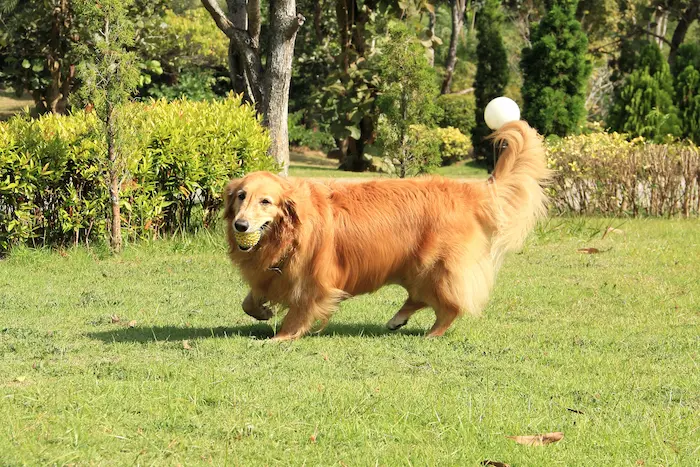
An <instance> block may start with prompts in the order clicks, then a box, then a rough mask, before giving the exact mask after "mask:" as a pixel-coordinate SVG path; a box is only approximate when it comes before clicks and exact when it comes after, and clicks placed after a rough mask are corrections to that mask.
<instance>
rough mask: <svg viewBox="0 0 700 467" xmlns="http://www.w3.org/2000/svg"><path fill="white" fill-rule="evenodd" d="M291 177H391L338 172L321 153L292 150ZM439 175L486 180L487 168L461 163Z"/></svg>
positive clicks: (445, 168) (438, 172) (453, 165)
mask: <svg viewBox="0 0 700 467" xmlns="http://www.w3.org/2000/svg"><path fill="white" fill-rule="evenodd" d="M289 160H290V164H289V175H291V176H294V177H312V178H378V177H385V178H389V177H390V176H389V175H386V174H379V173H372V172H346V171H344V170H338V168H337V167H338V161H337V160H334V159H328V158H326V157H325V156H324V155H323V153H321V152H319V151H302V150H300V149H299V148H291V149H290V152H289ZM436 174H437V175H442V176H443V177H450V178H486V177H488V173H487V171H486V168H485V167H484V166H483V165H481V164H478V163H477V162H475V161H461V162H458V163H456V164H452V165H448V166H446V167H440V168H438V169H437V172H436Z"/></svg>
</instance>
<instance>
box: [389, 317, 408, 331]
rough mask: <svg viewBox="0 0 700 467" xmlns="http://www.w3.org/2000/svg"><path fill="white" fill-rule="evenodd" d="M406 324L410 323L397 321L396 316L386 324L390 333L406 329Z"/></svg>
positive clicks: (402, 320)
mask: <svg viewBox="0 0 700 467" xmlns="http://www.w3.org/2000/svg"><path fill="white" fill-rule="evenodd" d="M406 323H408V320H407V319H401V318H399V319H397V318H396V316H394V317H393V318H391V319H390V320H389V321H388V322H387V323H386V327H387V329H388V330H389V331H396V330H397V329H399V328H402V327H404V326H405V325H406Z"/></svg>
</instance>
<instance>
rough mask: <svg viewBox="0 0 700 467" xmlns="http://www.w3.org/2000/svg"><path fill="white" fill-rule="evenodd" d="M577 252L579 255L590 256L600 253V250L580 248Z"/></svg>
mask: <svg viewBox="0 0 700 467" xmlns="http://www.w3.org/2000/svg"><path fill="white" fill-rule="evenodd" d="M576 251H578V252H579V253H586V254H589V255H592V254H595V253H600V250H599V249H598V248H579V249H578V250H576Z"/></svg>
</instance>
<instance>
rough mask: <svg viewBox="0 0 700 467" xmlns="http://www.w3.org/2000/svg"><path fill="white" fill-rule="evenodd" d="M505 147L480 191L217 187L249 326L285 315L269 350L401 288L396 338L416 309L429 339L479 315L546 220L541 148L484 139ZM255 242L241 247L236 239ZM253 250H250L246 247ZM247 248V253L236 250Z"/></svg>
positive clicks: (513, 135) (381, 185) (259, 180)
mask: <svg viewBox="0 0 700 467" xmlns="http://www.w3.org/2000/svg"><path fill="white" fill-rule="evenodd" d="M492 137H493V139H495V140H496V142H498V143H499V144H502V143H506V147H505V149H504V150H503V153H502V155H501V157H500V158H499V160H498V163H497V164H496V167H495V169H494V172H493V174H492V176H491V177H490V178H489V179H488V180H483V181H473V182H460V181H455V180H448V179H444V178H438V177H426V178H415V179H404V180H401V179H384V180H371V181H365V182H329V183H321V182H314V181H308V180H302V179H293V178H282V177H279V176H277V175H274V174H271V173H269V172H254V173H251V174H248V175H246V176H245V177H243V178H241V179H237V180H232V181H231V182H230V183H229V184H228V186H227V187H226V190H225V193H224V197H225V205H224V218H225V219H226V234H227V237H228V242H229V245H230V257H231V260H232V261H233V263H234V264H235V265H236V266H238V267H239V269H240V271H241V274H242V275H243V277H244V279H245V280H246V282H247V283H248V284H249V286H250V293H249V294H248V296H247V297H246V298H245V300H243V311H245V312H246V313H247V314H248V315H250V316H252V317H254V318H257V319H259V320H266V319H269V318H270V317H271V316H272V312H271V310H270V308H269V307H268V306H267V304H268V303H270V304H281V305H282V306H284V307H285V308H288V312H287V314H286V316H285V317H284V319H283V321H282V325H281V327H280V329H279V332H277V334H276V336H275V337H274V339H276V340H286V339H294V338H297V337H300V336H302V335H304V334H306V333H307V332H308V331H309V330H310V329H311V327H312V326H313V324H314V323H315V322H316V321H319V320H320V321H321V322H322V323H323V324H324V325H325V323H327V322H328V320H329V318H330V317H331V314H332V313H333V311H334V310H335V309H336V307H337V306H338V303H339V302H340V301H341V300H343V299H345V298H348V297H351V296H355V295H359V294H365V293H369V292H373V291H375V290H377V289H379V288H380V287H382V286H384V285H386V284H399V285H401V286H402V287H404V288H405V289H406V290H407V291H408V299H407V300H406V302H405V303H404V304H403V306H402V307H401V309H400V310H398V312H397V313H396V315H394V317H393V318H391V319H390V320H389V322H388V323H387V326H388V328H389V329H391V330H395V329H398V328H400V327H401V326H403V325H405V324H406V323H407V322H408V320H409V319H410V318H411V316H412V315H413V314H414V313H415V312H416V311H418V310H420V309H421V308H424V307H431V308H432V309H433V310H434V311H435V315H436V320H435V324H434V325H433V327H432V328H431V329H430V331H429V332H428V333H427V336H428V337H435V336H441V335H443V334H444V333H445V331H446V330H447V329H448V328H449V327H450V325H451V324H452V323H453V322H454V320H455V318H457V317H458V316H461V315H463V314H466V313H468V314H471V315H479V314H480V313H481V310H482V309H483V308H484V306H485V304H486V302H487V300H488V297H489V293H490V290H491V288H492V286H493V282H494V278H495V276H496V272H497V271H498V269H499V267H500V265H501V262H502V260H503V256H504V254H505V253H507V252H508V251H512V250H516V249H518V248H520V247H521V246H522V244H523V241H524V240H525V237H526V236H527V234H528V232H529V231H530V230H531V229H532V228H533V227H534V225H535V223H536V222H537V220H538V219H539V218H541V217H543V216H544V215H545V214H546V197H545V193H544V190H543V188H542V184H543V183H544V182H545V181H546V180H547V179H548V177H549V170H548V169H547V166H546V161H545V153H544V149H543V147H542V142H541V138H540V137H539V135H538V134H537V133H536V131H535V130H533V129H532V128H530V127H529V126H528V125H527V123H525V122H523V121H518V122H512V123H509V124H506V125H504V126H503V127H502V128H501V129H500V130H499V131H497V132H495V133H494V135H492ZM237 232H238V233H239V237H240V235H241V233H247V234H250V235H252V236H253V238H254V239H257V238H259V241H257V243H255V244H254V245H253V246H250V245H243V246H241V245H239V244H238V242H237V241H236V233H237ZM254 241H255V240H254ZM244 243H245V242H244Z"/></svg>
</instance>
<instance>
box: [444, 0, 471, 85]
mask: <svg viewBox="0 0 700 467" xmlns="http://www.w3.org/2000/svg"><path fill="white" fill-rule="evenodd" d="M450 5H451V7H452V33H451V34H450V48H449V49H448V50H447V58H446V60H445V78H444V79H443V80H442V88H441V89H440V93H441V94H447V93H448V92H450V85H451V84H452V75H453V74H454V71H455V65H456V64H457V45H458V44H459V36H460V34H461V33H462V27H463V26H464V12H465V11H466V8H467V0H450Z"/></svg>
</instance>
